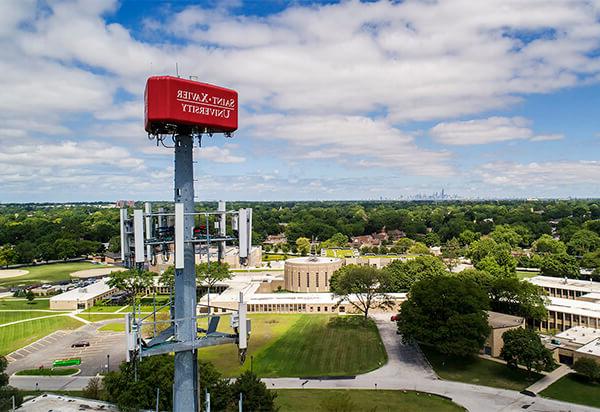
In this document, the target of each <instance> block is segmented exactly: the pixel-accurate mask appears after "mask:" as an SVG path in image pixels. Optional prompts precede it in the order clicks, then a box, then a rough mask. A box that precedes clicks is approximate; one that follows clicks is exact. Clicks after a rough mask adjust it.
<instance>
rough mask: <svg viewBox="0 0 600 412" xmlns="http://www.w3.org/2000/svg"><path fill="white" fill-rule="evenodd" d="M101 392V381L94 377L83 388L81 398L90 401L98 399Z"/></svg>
mask: <svg viewBox="0 0 600 412" xmlns="http://www.w3.org/2000/svg"><path fill="white" fill-rule="evenodd" d="M101 392H102V381H101V380H100V378H99V377H98V376H94V377H93V378H91V379H90V380H89V381H88V384H87V385H86V386H85V388H83V396H84V397H85V398H90V399H100V398H101V396H100V395H101Z"/></svg>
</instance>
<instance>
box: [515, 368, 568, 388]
mask: <svg viewBox="0 0 600 412" xmlns="http://www.w3.org/2000/svg"><path fill="white" fill-rule="evenodd" d="M571 372H572V371H571V368H569V367H568V366H567V365H560V366H559V367H558V368H556V369H554V370H553V371H552V372H550V373H549V374H547V375H546V376H544V377H543V378H542V379H540V380H539V381H537V382H535V383H534V384H532V385H531V386H529V387H528V388H527V389H526V390H528V391H531V392H533V393H540V392H541V391H543V390H544V389H546V388H547V387H548V386H550V385H552V384H553V383H554V382H556V381H557V380H559V379H560V378H562V377H563V376H565V375H568V374H569V373H571Z"/></svg>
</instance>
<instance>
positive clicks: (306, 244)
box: [296, 237, 310, 256]
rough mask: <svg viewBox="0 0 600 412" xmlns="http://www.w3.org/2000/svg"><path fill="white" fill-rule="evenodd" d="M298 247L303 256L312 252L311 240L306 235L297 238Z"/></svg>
mask: <svg viewBox="0 0 600 412" xmlns="http://www.w3.org/2000/svg"><path fill="white" fill-rule="evenodd" d="M296 248H297V249H298V253H300V254H301V255H302V256H306V255H308V253H309V252H310V240H309V239H307V238H305V237H299V238H298V239H296Z"/></svg>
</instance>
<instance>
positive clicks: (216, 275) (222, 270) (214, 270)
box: [196, 262, 232, 288]
mask: <svg viewBox="0 0 600 412" xmlns="http://www.w3.org/2000/svg"><path fill="white" fill-rule="evenodd" d="M231 276H232V275H231V272H230V271H229V264H227V263H225V262H222V263H219V262H210V264H209V263H206V262H205V263H200V264H198V265H196V278H197V279H198V280H199V281H200V282H204V283H206V284H207V286H208V287H209V288H212V287H213V286H215V284H217V283H218V282H222V281H224V280H227V279H231Z"/></svg>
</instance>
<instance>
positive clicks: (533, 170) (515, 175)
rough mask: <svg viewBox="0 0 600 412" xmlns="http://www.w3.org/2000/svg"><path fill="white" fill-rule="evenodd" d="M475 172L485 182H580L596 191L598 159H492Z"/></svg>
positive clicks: (537, 184)
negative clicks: (527, 160) (493, 161)
mask: <svg viewBox="0 0 600 412" xmlns="http://www.w3.org/2000/svg"><path fill="white" fill-rule="evenodd" d="M476 173H477V174H478V175H479V176H480V177H481V178H482V180H483V181H484V182H485V183H487V184H491V185H496V186H503V187H519V188H533V187H543V188H546V189H549V190H552V189H556V188H558V187H560V186H564V185H571V186H575V185H581V186H586V187H587V188H588V191H589V192H591V193H597V190H598V182H600V161H583V160H582V161H558V162H539V163H538V162H531V163H526V164H519V163H506V162H495V163H488V164H485V165H482V166H481V167H479V168H478V169H477V170H476Z"/></svg>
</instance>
